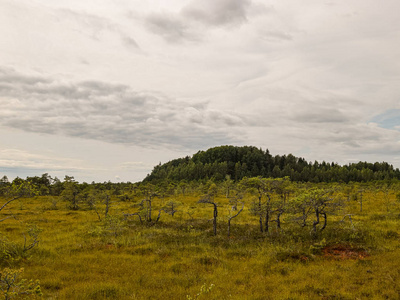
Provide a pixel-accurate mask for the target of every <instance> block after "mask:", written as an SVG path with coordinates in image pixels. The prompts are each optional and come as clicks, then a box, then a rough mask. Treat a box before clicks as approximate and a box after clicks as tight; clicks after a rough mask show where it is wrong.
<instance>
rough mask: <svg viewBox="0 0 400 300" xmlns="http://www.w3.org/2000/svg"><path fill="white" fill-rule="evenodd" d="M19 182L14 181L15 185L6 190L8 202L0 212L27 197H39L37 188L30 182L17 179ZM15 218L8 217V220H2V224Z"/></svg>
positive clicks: (0, 208)
mask: <svg viewBox="0 0 400 300" xmlns="http://www.w3.org/2000/svg"><path fill="white" fill-rule="evenodd" d="M17 179H19V180H14V181H13V183H12V184H11V185H10V186H9V187H8V188H7V189H6V191H5V192H4V194H5V196H6V198H8V200H6V202H5V203H4V204H3V205H2V206H1V207H0V212H1V211H2V210H3V209H4V208H5V207H6V206H7V205H8V204H10V203H11V202H13V201H15V200H17V199H20V198H26V197H32V196H35V195H37V190H36V188H35V187H34V186H33V185H32V184H31V183H30V182H28V181H25V180H22V179H20V178H18V177H17ZM10 218H14V216H8V217H6V218H3V219H0V222H2V221H4V220H7V219H10Z"/></svg>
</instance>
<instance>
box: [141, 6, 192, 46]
mask: <svg viewBox="0 0 400 300" xmlns="http://www.w3.org/2000/svg"><path fill="white" fill-rule="evenodd" d="M145 25H146V26H147V28H148V29H149V30H150V31H151V32H153V33H155V34H157V35H160V36H162V37H163V38H165V40H167V41H168V42H180V41H182V40H195V39H196V37H195V34H194V33H193V32H191V31H190V28H189V27H188V25H185V22H184V20H181V19H180V18H179V16H175V15H171V14H166V13H158V14H155V13H154V14H151V15H149V16H147V17H146V19H145Z"/></svg>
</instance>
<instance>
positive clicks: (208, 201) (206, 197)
mask: <svg viewBox="0 0 400 300" xmlns="http://www.w3.org/2000/svg"><path fill="white" fill-rule="evenodd" d="M212 198H213V197H211V196H210V195H206V196H204V197H203V198H202V199H200V200H199V201H198V203H208V204H212V205H213V206H214V216H213V230H214V235H217V217H218V205H217V203H215V202H214V200H213V199H212Z"/></svg>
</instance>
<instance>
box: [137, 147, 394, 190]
mask: <svg viewBox="0 0 400 300" xmlns="http://www.w3.org/2000/svg"><path fill="white" fill-rule="evenodd" d="M227 175H228V176H230V178H231V179H233V180H234V181H239V180H241V179H243V178H244V177H256V176H262V177H272V178H282V177H289V178H290V179H291V180H292V181H301V182H314V183H319V182H344V183H348V182H350V181H353V182H367V181H371V180H388V179H394V178H396V179H400V171H399V169H398V168H397V169H394V168H393V166H392V165H390V164H388V163H386V162H375V163H368V162H358V163H352V164H348V165H344V166H341V165H338V164H337V163H333V162H332V163H327V162H325V161H323V162H322V163H320V162H317V161H315V162H314V163H311V162H307V161H306V160H305V159H304V158H300V157H295V156H294V155H292V154H288V155H282V156H280V155H276V156H272V155H271V154H270V153H269V151H268V149H267V150H265V151H264V150H262V149H259V148H257V147H253V146H244V147H236V146H219V147H214V148H211V149H208V150H207V151H199V152H197V153H196V154H194V155H193V156H192V157H189V156H186V157H184V158H179V159H174V160H171V161H169V162H167V163H165V164H161V163H160V164H159V165H157V166H155V167H154V169H153V171H152V172H151V174H149V175H148V176H147V177H146V178H145V180H144V181H149V182H159V181H164V180H171V181H180V180H188V181H193V180H208V179H211V180H214V181H222V180H224V179H225V178H226V176H227Z"/></svg>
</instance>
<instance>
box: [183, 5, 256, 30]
mask: <svg viewBox="0 0 400 300" xmlns="http://www.w3.org/2000/svg"><path fill="white" fill-rule="evenodd" d="M250 4H251V2H250V1H248V0H218V1H216V0H193V1H192V2H190V3H189V4H188V5H187V6H186V7H184V8H183V9H182V15H183V16H184V17H186V18H188V19H194V20H196V21H198V22H201V23H202V24H204V25H207V26H225V25H240V24H242V23H244V22H246V21H247V17H246V13H247V9H248V7H249V6H250Z"/></svg>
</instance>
